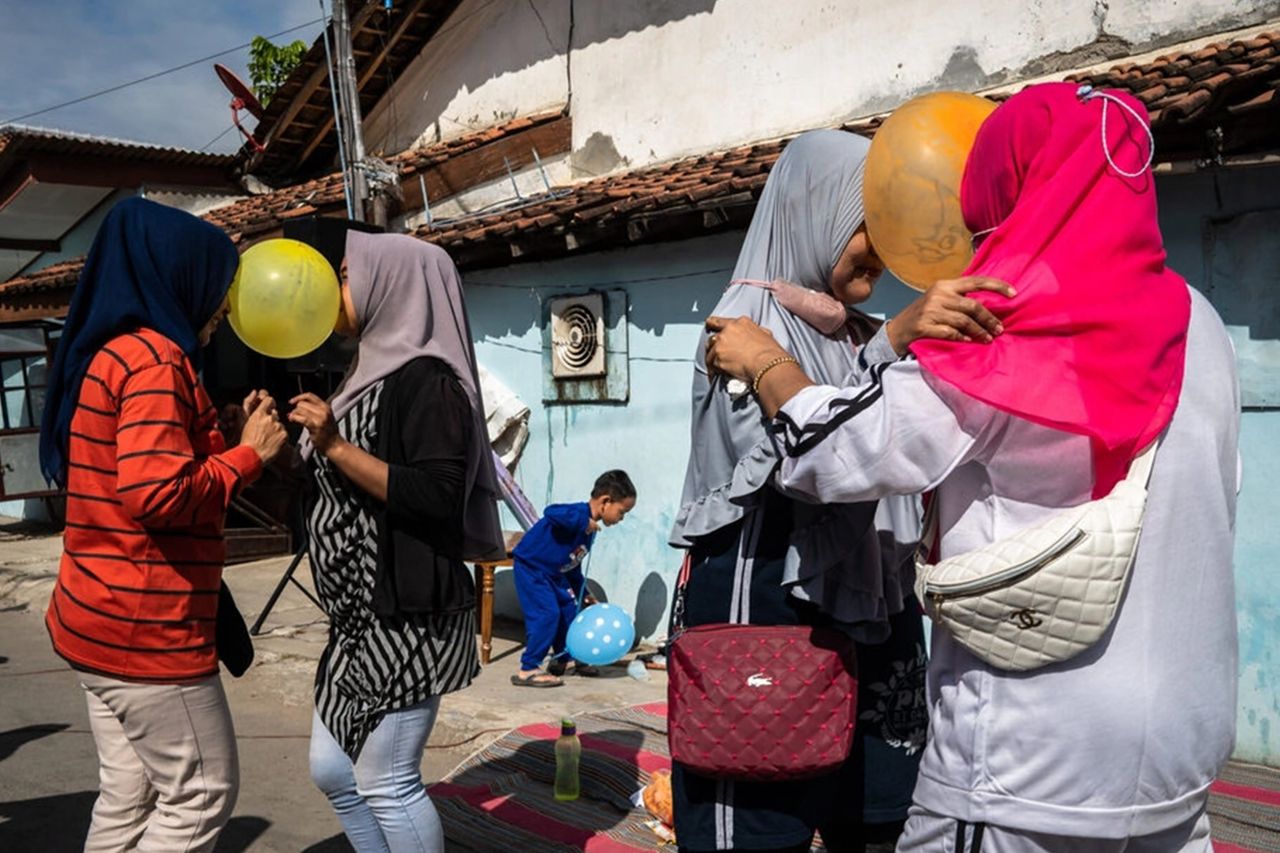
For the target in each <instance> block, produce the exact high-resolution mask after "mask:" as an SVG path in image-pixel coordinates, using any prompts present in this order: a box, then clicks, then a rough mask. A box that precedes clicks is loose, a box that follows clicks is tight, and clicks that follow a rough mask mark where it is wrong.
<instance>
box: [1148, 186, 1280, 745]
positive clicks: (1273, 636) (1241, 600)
mask: <svg viewBox="0 0 1280 853" xmlns="http://www.w3.org/2000/svg"><path fill="white" fill-rule="evenodd" d="M1157 186H1158V188H1159V194H1160V211H1161V227H1162V228H1163V231H1164V236H1165V245H1166V247H1167V248H1168V251H1169V264H1170V266H1172V267H1173V268H1174V269H1176V270H1177V271H1178V272H1180V273H1182V275H1184V276H1186V278H1187V280H1188V281H1190V282H1191V283H1192V284H1193V285H1196V286H1197V287H1201V288H1202V289H1203V288H1204V286H1205V285H1206V271H1207V269H1208V268H1209V266H1210V263H1211V261H1212V260H1213V259H1212V257H1211V256H1210V253H1211V251H1212V248H1213V244H1212V243H1210V242H1208V241H1206V239H1205V236H1206V229H1207V227H1208V220H1210V219H1225V218H1228V217H1232V216H1236V215H1239V214H1242V213H1249V212H1255V211H1262V210H1272V211H1280V201H1277V199H1280V169H1278V168H1276V167H1270V168H1258V169H1238V170H1234V171H1223V172H1219V173H1218V174H1217V175H1216V176H1215V175H1214V174H1213V173H1203V172H1202V173H1198V174H1193V175H1176V176H1169V177H1164V178H1161V179H1160V180H1159V181H1158V184H1157ZM1276 275H1277V273H1276V272H1275V271H1274V270H1272V271H1271V276H1272V280H1273V281H1274V279H1275V276H1276ZM1215 284H1216V286H1215V287H1213V288H1212V290H1211V291H1210V292H1209V297H1210V300H1211V301H1212V302H1213V303H1214V305H1215V307H1216V308H1217V309H1218V311H1219V313H1220V314H1222V315H1223V317H1224V319H1225V320H1226V322H1227V323H1228V329H1229V330H1231V331H1232V333H1233V336H1234V337H1236V338H1237V339H1238V340H1246V341H1249V342H1250V343H1251V344H1253V346H1252V347H1250V348H1249V349H1246V348H1244V347H1238V351H1239V352H1240V353H1241V354H1242V356H1243V355H1245V354H1246V353H1247V352H1248V351H1249V350H1254V351H1256V350H1257V349H1258V348H1260V345H1266V344H1270V346H1271V347H1275V346H1277V345H1278V344H1277V342H1276V339H1275V338H1276V336H1275V333H1274V331H1272V332H1270V333H1269V334H1266V333H1264V334H1263V335H1261V336H1260V335H1259V334H1258V333H1257V328H1258V320H1266V319H1268V318H1269V319H1270V320H1271V321H1273V322H1272V325H1274V319H1275V318H1276V317H1277V316H1280V289H1278V288H1272V289H1270V290H1269V291H1264V292H1269V294H1270V299H1269V302H1267V303H1265V304H1263V305H1257V304H1246V303H1245V302H1244V297H1245V295H1246V294H1247V293H1248V291H1249V290H1251V289H1254V288H1250V287H1248V286H1247V285H1248V283H1246V282H1237V283H1236V285H1237V286H1236V287H1233V288H1226V287H1223V286H1222V282H1215ZM1246 309H1247V312H1248V313H1246ZM1251 326H1252V327H1253V328H1254V331H1253V332H1251V330H1250V327H1251ZM1271 382H1272V383H1273V385H1274V384H1280V372H1276V373H1274V374H1272V376H1271ZM1265 390H1267V389H1265V388H1260V387H1257V383H1255V388H1254V391H1255V393H1261V392H1263V391H1265ZM1240 455H1241V457H1242V458H1243V461H1244V485H1243V490H1242V491H1241V493H1240V504H1239V514H1238V516H1237V518H1236V601H1237V611H1238V613H1239V619H1240V702H1239V733H1238V736H1237V742H1236V754H1237V756H1238V757H1240V758H1242V759H1244V760H1247V761H1254V762H1259V763H1265V764H1270V765H1272V766H1276V765H1280V642H1278V641H1280V581H1277V574H1276V570H1275V566H1276V559H1277V556H1276V555H1277V554H1280V524H1277V522H1276V508H1277V501H1276V484H1277V483H1280V409H1276V408H1272V407H1257V408H1253V409H1247V410H1246V411H1245V413H1244V415H1243V424H1242V429H1241V435H1240ZM1192 640H1193V641H1194V638H1192Z"/></svg>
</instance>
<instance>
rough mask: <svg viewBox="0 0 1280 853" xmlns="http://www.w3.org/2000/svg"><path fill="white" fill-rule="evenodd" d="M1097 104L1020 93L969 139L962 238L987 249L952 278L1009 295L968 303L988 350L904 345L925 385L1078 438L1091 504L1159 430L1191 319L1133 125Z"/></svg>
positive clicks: (1051, 93)
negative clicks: (986, 323)
mask: <svg viewBox="0 0 1280 853" xmlns="http://www.w3.org/2000/svg"><path fill="white" fill-rule="evenodd" d="M1099 94H1101V93H1094V94H1093V95H1092V96H1091V97H1085V93H1084V92H1082V91H1081V90H1080V87H1078V86H1076V85H1075V84H1071V83H1050V84H1045V85H1040V86H1032V87H1030V88H1028V89H1025V90H1024V91H1022V92H1021V93H1019V94H1017V95H1015V96H1013V97H1012V98H1010V99H1009V100H1008V101H1007V102H1006V103H1005V104H1004V105H1002V106H1001V107H1000V108H999V109H997V110H996V111H995V112H994V113H992V114H991V117H990V118H988V119H987V121H986V122H985V123H984V124H983V125H982V128H981V130H980V131H979V132H978V137H977V140H976V142H975V144H974V148H973V151H972V153H971V154H970V155H969V161H968V164H967V166H966V168H965V174H964V182H963V184H962V186H961V192H960V198H961V205H962V207H963V210H964V217H965V222H966V224H967V225H968V227H969V229H970V230H971V231H973V232H974V233H975V234H981V233H983V232H989V235H988V236H987V237H986V239H985V240H984V241H983V242H982V243H981V244H980V248H979V249H978V252H977V254H976V255H975V256H974V259H973V261H972V263H971V264H970V265H969V269H968V270H967V271H966V275H984V276H991V277H993V278H997V279H1002V280H1004V281H1007V282H1008V283H1010V284H1011V285H1013V286H1014V288H1015V289H1016V290H1017V291H1018V293H1017V296H1015V297H1014V298H1012V299H1006V298H1004V297H1003V296H1000V295H998V294H993V293H979V294H976V295H975V298H976V299H978V300H979V301H981V302H983V303H984V304H985V305H986V306H987V307H988V308H989V309H990V310H991V311H992V312H993V313H994V314H996V316H997V317H999V318H1000V320H1001V322H1002V323H1003V324H1004V328H1005V331H1004V334H1003V335H1001V336H1000V337H998V338H997V339H996V340H995V341H994V342H992V343H991V344H988V345H981V344H971V343H957V342H948V341H934V340H921V341H917V342H916V343H915V344H913V345H912V351H913V352H914V353H915V355H916V357H917V358H918V359H919V360H920V364H921V365H922V366H923V367H924V369H925V370H926V371H927V372H928V373H929V374H931V375H932V376H934V377H937V378H939V379H942V380H945V381H946V382H948V383H950V384H952V385H954V386H956V387H958V388H959V389H960V390H961V391H963V392H965V393H966V394H968V395H969V396H971V397H974V398H977V399H979V400H982V401H984V402H986V403H988V404H990V405H992V406H994V407H996V408H997V409H1000V410H1002V411H1005V412H1009V413H1010V414H1013V415H1017V416H1018V417H1021V418H1025V419H1026V420H1029V421H1032V422H1034V423H1038V424H1043V425H1044V426H1048V427H1053V428H1055V429H1060V430H1064V431H1066V432H1071V433H1076V434H1079V435H1087V436H1089V438H1090V439H1091V440H1092V444H1093V463H1094V496H1095V497H1098V496H1101V495H1105V494H1107V493H1109V492H1110V491H1111V489H1112V487H1113V486H1114V485H1115V484H1116V483H1117V482H1119V481H1120V480H1121V479H1123V477H1124V475H1125V473H1126V471H1127V470H1128V466H1129V463H1130V462H1131V461H1132V460H1133V458H1134V456H1136V455H1137V452H1138V451H1139V450H1141V449H1142V448H1143V447H1145V446H1146V445H1147V444H1148V443H1150V442H1151V441H1152V440H1153V439H1155V438H1156V437H1157V436H1158V435H1159V434H1160V432H1161V431H1162V430H1163V429H1164V428H1165V426H1166V425H1167V424H1168V423H1169V419H1170V418H1171V417H1172V416H1173V410H1174V409H1175V408H1176V406H1177V404H1178V394H1179V392H1180V391H1181V388H1182V371H1183V363H1184V361H1185V356H1186V334H1187V324H1188V321H1189V320H1190V316H1191V299H1190V295H1189V294H1188V292H1187V285H1186V283H1185V282H1184V281H1183V279H1182V278H1181V277H1180V276H1178V275H1177V274H1176V273H1174V272H1173V271H1172V270H1170V269H1168V268H1167V267H1166V266H1165V252H1164V244H1163V241H1162V240H1161V236H1160V229H1159V225H1158V223H1157V220H1156V196H1155V186H1154V179H1153V177H1152V174H1151V172H1150V170H1149V169H1145V168H1142V167H1143V164H1144V163H1146V162H1147V159H1148V154H1149V152H1150V140H1149V136H1148V130H1147V127H1146V119H1145V115H1146V111H1145V109H1144V108H1143V106H1142V105H1141V104H1140V103H1139V102H1138V101H1136V100H1134V99H1133V98H1132V97H1130V96H1129V95H1128V94H1124V93H1121V92H1106V93H1105V98H1104V97H1099ZM1107 99H1121V100H1123V101H1124V102H1125V103H1127V104H1128V105H1129V106H1131V107H1133V108H1135V109H1136V111H1137V115H1136V116H1135V115H1132V114H1130V113H1129V112H1128V111H1127V110H1125V109H1123V108H1122V106H1121V105H1120V104H1119V103H1116V102H1115V101H1114V100H1110V101H1108V100H1107ZM1104 107H1105V108H1106V109H1107V112H1106V113H1105V114H1104ZM1104 115H1105V118H1104ZM1139 116H1141V118H1139ZM1104 128H1105V145H1106V147H1105V149H1104V147H1103V145H1104V141H1103V133H1104ZM1122 170H1123V172H1126V173H1129V174H1135V173H1136V177H1125V176H1124V175H1123V174H1121V171H1122Z"/></svg>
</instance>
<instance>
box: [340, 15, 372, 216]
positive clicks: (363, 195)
mask: <svg viewBox="0 0 1280 853" xmlns="http://www.w3.org/2000/svg"><path fill="white" fill-rule="evenodd" d="M333 30H334V33H333V35H334V42H335V45H334V47H335V52H336V53H337V55H338V69H337V75H338V86H339V88H340V91H341V92H342V99H341V104H342V112H343V116H344V118H345V119H346V125H347V151H348V152H350V155H351V160H350V161H349V162H348V163H347V170H348V172H349V173H350V176H351V191H352V196H353V197H354V198H353V202H354V204H353V205H352V207H353V208H354V210H353V211H352V217H351V218H352V219H355V220H356V221H357V222H364V221H365V209H364V204H365V201H366V200H367V199H368V198H369V185H368V182H367V181H366V180H365V174H364V168H363V166H364V132H363V129H362V127H361V126H362V124H363V122H364V120H363V119H362V118H361V115H360V91H359V89H358V88H357V87H356V59H355V55H354V54H352V52H351V21H350V19H349V18H348V16H347V0H334V3H333Z"/></svg>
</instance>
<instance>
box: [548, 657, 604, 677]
mask: <svg viewBox="0 0 1280 853" xmlns="http://www.w3.org/2000/svg"><path fill="white" fill-rule="evenodd" d="M568 668H569V664H568V663H567V662H565V661H563V660H553V661H552V662H551V663H549V664H547V672H549V673H551V674H552V675H557V676H559V675H564V673H565V670H567V669H568ZM573 674H574V675H581V676H582V677H583V678H598V677H599V676H600V670H599V669H597V668H595V667H594V666H592V665H591V664H589V663H582V662H581V661H574V662H573Z"/></svg>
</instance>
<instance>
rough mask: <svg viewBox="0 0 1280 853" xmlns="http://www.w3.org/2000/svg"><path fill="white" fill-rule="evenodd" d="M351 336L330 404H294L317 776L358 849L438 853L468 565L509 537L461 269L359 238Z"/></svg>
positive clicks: (377, 239)
mask: <svg viewBox="0 0 1280 853" xmlns="http://www.w3.org/2000/svg"><path fill="white" fill-rule="evenodd" d="M344 270H349V275H344V279H346V281H344V283H343V287H342V306H343V307H342V311H341V316H340V317H339V321H338V329H337V330H338V331H339V333H344V334H347V335H349V336H358V337H359V349H358V351H357V354H356V359H355V361H354V362H353V363H352V365H351V368H350V369H349V370H348V372H347V376H346V378H345V379H344V380H343V383H342V385H341V386H340V387H339V388H338V390H337V392H336V393H335V394H334V395H333V397H332V398H331V399H330V400H329V401H328V402H327V403H326V402H325V401H323V400H321V399H319V398H318V397H316V396H315V395H313V394H302V395H299V396H298V397H296V398H294V400H293V401H292V402H293V404H294V409H293V411H292V412H291V413H290V415H289V420H291V421H293V422H294V423H298V424H301V425H302V426H303V427H305V428H306V431H307V432H306V435H304V436H303V441H302V452H303V455H304V457H306V458H307V459H308V463H309V465H308V470H309V472H310V475H311V482H312V485H313V487H314V488H313V489H312V496H311V499H310V501H309V513H308V523H307V524H308V534H309V547H310V557H311V566H312V571H313V573H314V577H315V585H316V592H317V593H318V594H319V596H320V600H321V602H322V603H323V604H324V608H325V611H326V612H327V613H328V615H329V642H328V644H327V645H326V647H325V650H324V652H323V654H322V655H321V657H320V664H319V667H318V670H317V672H316V685H315V702H316V710H315V716H314V719H313V723H312V731H311V775H312V779H313V780H314V781H315V783H316V785H317V786H319V788H320V789H321V790H322V791H323V792H324V793H325V795H326V796H328V798H329V801H330V803H331V804H332V805H333V808H334V811H335V812H336V813H337V815H338V819H339V820H340V821H341V823H342V827H343V830H344V831H345V832H346V835H347V838H348V839H349V840H350V841H351V844H352V846H353V847H354V848H355V849H356V850H357V851H359V852H360V853H365V851H396V853H400V851H439V850H443V849H444V836H443V832H442V829H441V825H440V819H439V816H438V815H437V814H436V811H435V807H434V806H433V805H432V804H431V800H430V799H429V798H428V796H427V792H426V788H425V787H424V786H423V783H422V777H421V772H420V764H421V759H422V750H423V747H424V746H425V744H426V740H427V736H428V735H429V734H430V732H431V727H432V725H433V723H434V721H435V717H436V713H437V711H438V709H439V707H440V697H441V696H443V695H444V694H445V693H450V692H453V691H455V690H460V689H462V688H463V687H466V686H467V685H468V684H470V683H471V680H472V679H473V678H474V677H475V676H476V674H477V673H478V671H479V664H478V662H477V658H476V640H475V588H474V585H473V582H472V580H471V577H470V575H469V574H468V572H467V570H466V567H465V565H464V564H463V561H464V560H467V559H475V558H479V557H484V556H488V555H491V554H492V553H494V551H495V550H497V549H499V548H501V543H502V537H501V534H500V529H499V525H498V515H497V507H496V505H495V503H494V499H495V496H496V494H497V485H496V480H495V475H494V472H493V468H492V467H491V463H490V458H491V457H490V455H489V446H488V439H487V435H486V432H485V427H484V412H483V408H482V406H481V403H480V395H479V381H478V380H477V377H476V361H475V354H474V352H473V350H472V345H471V333H470V328H469V325H468V322H467V315H466V309H465V306H464V304H463V297H462V287H461V284H460V282H459V278H458V272H457V269H456V268H455V267H454V265H453V261H452V260H450V258H449V256H448V255H447V254H446V253H445V252H444V250H443V249H440V248H439V247H437V246H433V245H430V244H428V243H423V242H421V241H419V240H415V239H413V238H411V237H407V236H403V235H385V234H384V235H375V234H362V233H359V232H351V233H349V234H348V236H347V262H346V264H345V265H344Z"/></svg>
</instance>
